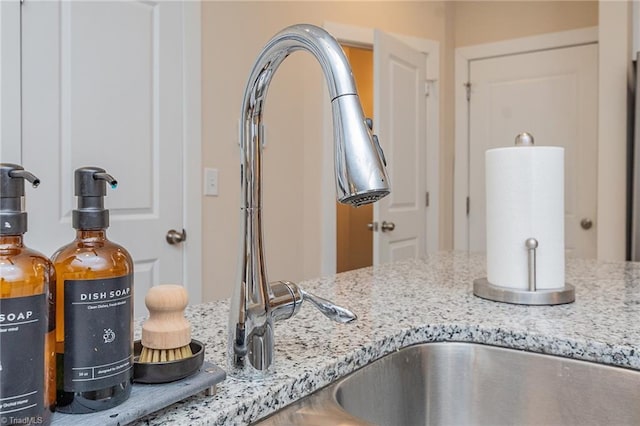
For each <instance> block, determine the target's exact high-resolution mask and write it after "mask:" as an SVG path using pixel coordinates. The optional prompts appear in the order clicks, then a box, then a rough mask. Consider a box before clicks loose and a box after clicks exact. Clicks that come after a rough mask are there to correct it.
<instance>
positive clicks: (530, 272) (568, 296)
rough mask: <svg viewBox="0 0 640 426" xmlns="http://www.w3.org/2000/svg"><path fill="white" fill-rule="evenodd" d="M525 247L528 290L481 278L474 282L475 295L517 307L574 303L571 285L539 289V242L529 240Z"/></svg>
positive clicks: (573, 290)
mask: <svg viewBox="0 0 640 426" xmlns="http://www.w3.org/2000/svg"><path fill="white" fill-rule="evenodd" d="M525 247H526V249H527V286H528V289H527V290H519V289H514V288H509V287H502V286H497V285H494V284H492V283H490V282H489V280H487V279H486V278H480V279H477V280H474V281H473V294H474V295H476V296H478V297H481V298H483V299H488V300H493V301H495V302H504V303H513V304H516V305H561V304H565V303H572V302H574V301H575V300H576V293H575V288H574V287H573V286H572V285H571V284H567V283H565V284H564V287H561V288H554V289H549V290H542V289H538V288H537V284H536V272H537V266H538V265H537V264H536V250H537V248H538V240H536V239H535V238H527V240H526V241H525Z"/></svg>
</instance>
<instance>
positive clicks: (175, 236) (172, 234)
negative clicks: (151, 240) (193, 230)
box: [167, 229, 187, 245]
mask: <svg viewBox="0 0 640 426" xmlns="http://www.w3.org/2000/svg"><path fill="white" fill-rule="evenodd" d="M185 241H187V231H185V230H184V229H183V230H182V232H180V231H176V230H175V229H170V230H169V231H168V232H167V242H168V243H169V244H171V245H174V244H180V243H183V242H185Z"/></svg>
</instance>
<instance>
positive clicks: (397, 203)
mask: <svg viewBox="0 0 640 426" xmlns="http://www.w3.org/2000/svg"><path fill="white" fill-rule="evenodd" d="M373 52H374V117H375V119H374V131H375V133H376V134H377V135H378V137H379V138H380V143H381V145H382V148H383V149H384V153H385V156H386V159H387V171H388V173H389V180H390V184H391V194H390V195H389V196H387V197H385V198H383V199H382V200H381V201H379V202H377V203H375V204H374V213H373V215H374V222H377V224H378V230H377V232H375V233H374V237H373V262H374V264H380V263H385V262H392V261H396V260H401V259H407V258H414V257H419V256H423V255H424V254H425V251H426V148H427V139H426V134H427V133H426V129H427V127H426V126H427V123H426V84H427V81H426V64H427V61H426V55H425V54H423V53H421V52H418V51H416V50H414V49H412V48H411V47H409V46H407V45H406V44H404V43H402V42H401V41H399V40H397V39H395V38H393V37H391V36H389V35H386V34H385V33H383V32H381V31H375V34H374V49H373ZM385 228H387V229H385ZM390 228H393V229H390Z"/></svg>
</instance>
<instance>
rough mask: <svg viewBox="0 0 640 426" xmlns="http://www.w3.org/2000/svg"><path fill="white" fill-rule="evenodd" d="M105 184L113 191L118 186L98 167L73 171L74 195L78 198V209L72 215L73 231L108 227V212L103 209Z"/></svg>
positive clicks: (105, 193)
mask: <svg viewBox="0 0 640 426" xmlns="http://www.w3.org/2000/svg"><path fill="white" fill-rule="evenodd" d="M107 183H108V184H109V185H110V186H111V188H114V189H115V188H116V187H117V186H118V181H116V180H115V179H114V177H113V176H111V175H110V174H108V173H107V172H106V171H105V170H104V169H101V168H99V167H81V168H79V169H77V170H76V171H75V195H76V196H77V197H78V208H77V209H76V210H74V211H73V214H72V222H73V227H74V228H75V229H83V230H90V229H105V228H108V227H109V210H107V209H105V208H104V197H105V196H106V195H107V188H106V184H107Z"/></svg>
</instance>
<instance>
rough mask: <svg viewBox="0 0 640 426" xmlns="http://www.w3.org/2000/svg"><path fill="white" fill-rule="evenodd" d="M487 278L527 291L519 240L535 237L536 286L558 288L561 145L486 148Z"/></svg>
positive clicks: (522, 243) (560, 266)
mask: <svg viewBox="0 0 640 426" xmlns="http://www.w3.org/2000/svg"><path fill="white" fill-rule="evenodd" d="M485 160H486V196H487V200H486V201H487V203H486V207H487V212H486V213H487V214H486V218H487V280H488V281H489V282H490V283H491V284H493V285H497V286H500V287H507V288H512V289H518V290H527V289H528V272H527V271H528V269H527V268H528V263H527V254H528V252H527V248H526V247H525V241H526V240H527V239H528V238H535V239H536V240H538V248H537V250H536V263H537V267H536V288H537V289H539V290H543V289H557V288H562V287H564V148H560V147H550V146H514V147H508V148H496V149H490V150H488V151H487V152H486V155H485Z"/></svg>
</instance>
